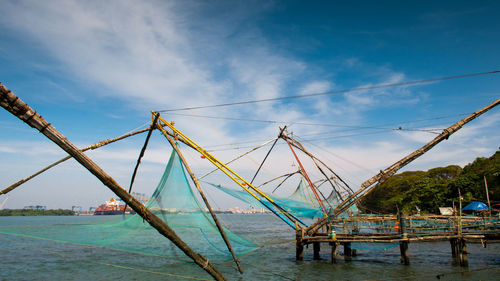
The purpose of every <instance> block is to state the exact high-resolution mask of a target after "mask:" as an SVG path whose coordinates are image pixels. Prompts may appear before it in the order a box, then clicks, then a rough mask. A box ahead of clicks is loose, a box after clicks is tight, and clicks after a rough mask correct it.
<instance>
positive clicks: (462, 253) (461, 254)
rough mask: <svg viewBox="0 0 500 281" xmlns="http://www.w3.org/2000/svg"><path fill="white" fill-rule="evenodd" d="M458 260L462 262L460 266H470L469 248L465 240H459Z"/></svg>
mask: <svg viewBox="0 0 500 281" xmlns="http://www.w3.org/2000/svg"><path fill="white" fill-rule="evenodd" d="M458 259H459V260H460V266H463V267H467V266H469V259H468V257H467V246H466V245H465V240H463V239H459V240H458Z"/></svg>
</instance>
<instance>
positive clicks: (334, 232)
mask: <svg viewBox="0 0 500 281" xmlns="http://www.w3.org/2000/svg"><path fill="white" fill-rule="evenodd" d="M434 241H450V247H451V254H452V257H453V258H455V259H457V261H458V262H459V263H460V265H461V266H468V257H467V246H466V245H467V243H482V244H483V247H486V244H487V243H496V242H500V219H499V218H498V217H472V216H462V217H458V216H406V217H404V216H390V215H389V216H356V217H350V218H346V219H333V220H330V222H329V223H328V224H327V225H324V226H323V227H322V228H320V229H319V231H318V232H316V233H313V234H312V235H310V234H309V235H308V232H307V229H305V228H300V227H297V230H296V260H303V255H304V247H305V246H307V245H309V244H312V245H313V251H314V255H313V256H314V259H319V253H320V249H321V244H325V243H327V244H328V246H329V247H331V253H332V254H331V260H332V262H333V263H335V262H336V259H337V256H338V255H337V248H338V247H339V246H343V247H344V259H345V260H347V261H348V260H351V258H352V257H353V256H355V255H356V250H355V249H352V248H351V243H399V247H400V251H401V262H402V263H403V264H409V263H410V256H409V250H408V245H409V243H415V242H434Z"/></svg>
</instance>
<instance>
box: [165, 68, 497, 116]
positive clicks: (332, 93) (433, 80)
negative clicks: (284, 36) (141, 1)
mask: <svg viewBox="0 0 500 281" xmlns="http://www.w3.org/2000/svg"><path fill="white" fill-rule="evenodd" d="M497 73H500V70H494V71H488V72H480V73H470V74H462V75H455V76H447V77H438V78H431V79H423V80H414V81H407V82H399V83H391V84H379V85H375V86H368V87H358V88H350V89H344V90H337V91H329V92H322V93H313V94H306V95H296V96H285V97H278V98H269V99H260V100H249V101H239V102H231V103H223V104H214V105H202V106H193V107H185V108H175V109H165V110H157V111H156V112H172V111H184V110H193V109H202V108H213V107H226V106H234V105H243V104H251V103H261V102H270V101H281V100H289V99H300V98H308V97H316V96H325V95H334V94H343V93H350V92H358V91H365V90H374V89H384V88H391V87H401V86H411V85H418V84H425V83H431V82H437V81H444V80H452V79H460V78H466V77H474V76H480V75H488V74H497Z"/></svg>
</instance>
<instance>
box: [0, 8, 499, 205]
mask: <svg viewBox="0 0 500 281" xmlns="http://www.w3.org/2000/svg"><path fill="white" fill-rule="evenodd" d="M1 5H2V14H3V16H2V18H0V63H1V67H0V81H1V82H2V83H3V84H4V85H5V86H6V87H8V88H9V89H11V90H12V91H13V92H14V93H15V94H17V95H18V96H19V97H20V98H21V99H23V100H24V101H25V102H26V103H28V104H29V105H31V106H32V107H33V108H34V109H35V110H37V112H39V113H40V114H41V115H42V116H44V117H45V118H46V119H47V120H49V122H51V123H52V124H53V125H54V126H55V127H56V128H57V129H58V130H59V131H60V132H62V133H63V134H64V135H66V136H67V137H68V139H69V140H71V141H72V142H74V143H75V144H76V145H78V146H81V147H85V146H88V145H90V144H93V143H95V142H98V141H101V140H103V139H107V138H112V137H116V136H119V135H121V134H124V133H126V132H129V131H132V130H134V129H136V128H144V127H145V126H147V123H148V122H150V119H151V117H150V113H149V111H150V110H162V109H175V108H183V107H189V106H203V105H212V104H220V103H229V102H236V101H242V100H255V99H267V98H276V97H284V96H292V95H303V94H311V93H321V92H327V91H335V90H341V89H349V88H355V87H366V86H373V85H378V84H386V83H398V82H405V81H412V80H420V79H428V78H436V77H443V76H453V75H460V74H467V73H476V72H486V71H492V70H498V69H500V64H499V62H500V52H498V46H499V45H500V44H499V43H500V22H499V21H498V13H499V12H500V4H499V3H498V2H497V1H481V2H478V3H473V2H471V1H420V2H418V3H402V2H400V1H385V2H373V1H361V2H357V3H350V4H346V3H342V2H334V1H328V2H326V1H307V2H304V1H210V2H202V1H168V2H167V1H6V0H2V1H1ZM499 84H500V75H499V74H494V75H486V76H479V77H474V78H464V79H458V80H449V81H442V82H435V83H430V84H425V85H417V86H407V87H395V88H386V89H378V90H367V91H358V92H351V93H345V94H337V95H327V96H319V97H314V98H304V99H294V100H284V101H274V102H267V103H258V104H249V105H244V106H232V107H220V108H207V109H200V110H190V111H179V112H171V113H168V112H166V113H164V115H163V116H164V117H165V118H166V119H167V120H173V121H175V122H176V126H177V127H178V128H179V129H180V130H181V131H183V132H185V133H186V134H187V135H189V136H190V137H192V138H193V139H195V140H196V141H198V142H199V143H200V144H201V145H203V146H206V147H207V149H212V150H215V151H214V154H215V155H216V156H218V157H220V158H221V159H222V160H225V161H227V160H230V159H232V158H233V157H235V156H237V155H239V154H241V153H243V152H245V151H246V150H248V149H249V147H251V146H256V145H258V144H260V143H263V142H264V141H266V140H269V139H271V138H273V137H275V136H276V135H277V133H278V126H283V125H284V124H288V125H289V127H290V129H289V131H290V132H293V133H294V136H296V137H297V138H298V139H299V140H303V141H304V144H305V145H306V147H308V148H309V149H310V151H311V152H313V153H314V154H317V155H318V157H320V158H321V159H323V160H324V161H325V162H326V163H328V164H329V165H330V166H331V167H332V168H333V169H335V170H336V171H337V172H338V174H340V175H341V176H343V177H344V178H345V179H346V181H348V182H349V183H350V184H351V185H352V186H353V187H354V188H357V187H358V186H359V184H360V183H361V182H363V181H364V180H366V179H367V178H369V177H371V176H372V175H373V174H375V173H376V172H377V171H378V170H380V169H383V168H385V167H387V166H388V165H390V164H391V163H393V162H394V161H396V160H398V159H400V158H402V157H403V156H405V155H406V154H408V153H410V152H412V151H413V150H415V149H417V148H419V147H420V146H422V145H423V144H425V143H426V142H428V141H430V140H431V139H432V138H433V137H434V136H435V134H432V133H428V132H424V131H419V130H426V129H443V128H446V127H448V126H449V125H451V124H453V123H454V122H456V121H457V120H459V119H460V118H463V117H464V116H465V115H464V114H467V113H471V112H473V111H476V110H478V109H479V108H482V107H483V106H486V105H487V104H489V103H491V102H493V101H494V100H496V99H498V97H499V90H498V89H499V87H498V86H499ZM181 114H182V115H181ZM186 115H201V116H210V117H217V118H220V119H215V118H206V117H205V118H201V117H199V116H198V117H195V116H186ZM224 118H235V119H257V120H265V121H278V122H279V123H273V122H250V121H242V120H239V121H235V120H227V119H224ZM499 120H500V112H499V111H498V109H494V110H492V111H490V112H489V113H487V114H485V115H484V116H482V117H480V118H479V119H477V120H475V121H473V122H471V123H470V124H468V125H467V126H466V127H465V128H464V129H462V130H461V131H460V132H459V133H457V134H456V135H454V136H452V137H451V138H450V139H449V140H448V141H446V142H445V143H442V144H440V145H439V146H438V147H436V148H434V149H433V150H432V151H431V152H429V153H428V154H426V155H424V156H423V157H421V158H419V159H418V160H417V161H415V162H414V163H412V164H411V165H409V166H408V167H406V168H405V169H407V170H415V169H429V168H432V167H435V166H443V165H449V164H459V165H465V164H467V163H469V162H471V161H473V160H474V159H475V158H476V157H479V156H481V157H487V156H490V155H491V154H493V153H494V152H495V151H496V150H497V149H498V145H499V142H498V140H499V135H500V134H499V130H498V128H499ZM304 123H305V124H304ZM346 126H347V127H346ZM362 127H376V128H375V129H373V128H372V129H367V128H362ZM399 127H402V128H403V129H411V130H403V131H397V130H391V129H392V128H399ZM0 129H1V130H0V132H1V133H0V159H1V161H0V179H1V181H0V182H1V186H2V187H5V186H8V185H10V184H11V183H13V182H15V181H17V180H19V179H21V178H23V177H27V176H29V175H31V174H32V173H33V172H35V171H37V170H38V169H40V168H42V167H44V166H46V165H48V164H50V163H52V162H54V161H56V160H58V159H59V158H61V157H64V156H65V155H64V153H63V152H62V151H61V150H60V149H59V148H58V147H57V146H56V145H54V144H52V143H51V142H50V141H48V140H47V139H46V138H45V137H44V136H42V135H41V134H39V133H38V132H36V131H34V130H33V129H32V128H30V127H28V126H27V125H25V124H23V123H22V122H21V121H19V120H17V119H16V118H14V117H13V116H11V115H10V114H9V113H7V112H6V111H0ZM415 129H417V130H415ZM143 141H144V136H137V137H134V138H130V139H127V140H125V141H122V142H120V143H117V144H113V145H110V146H108V147H105V148H102V149H100V150H96V151H92V152H89V153H88V155H89V156H90V157H91V158H92V159H94V160H95V161H96V162H97V163H98V164H99V165H101V166H102V167H103V168H104V169H105V170H106V171H107V172H108V173H109V174H110V175H112V176H113V177H114V178H115V179H116V180H117V181H118V182H119V183H120V184H122V186H128V183H129V181H130V176H131V172H132V169H133V167H134V164H135V161H136V158H137V156H138V154H139V151H140V148H141V146H142V143H143ZM183 151H185V153H186V156H187V157H188V159H189V161H190V162H191V163H192V165H193V169H194V170H195V172H196V174H197V175H198V176H200V175H202V174H203V173H204V172H206V171H208V170H210V165H209V164H208V163H207V161H206V160H205V161H203V159H200V158H199V156H198V155H197V154H196V153H195V152H192V151H188V150H187V149H184V150H183ZM266 152H267V148H264V149H263V150H262V151H260V150H259V151H258V152H256V153H255V154H252V155H251V157H247V158H244V159H242V160H239V161H238V162H236V163H235V164H234V166H233V167H234V168H235V169H236V170H237V171H239V172H241V173H242V174H243V175H245V176H246V177H249V178H250V177H251V176H252V175H253V172H254V171H255V170H256V169H257V167H258V164H259V162H260V161H261V159H262V158H263V157H264V155H265V153H266ZM169 154H170V148H169V146H168V143H167V142H166V141H165V140H164V139H162V137H161V136H159V134H158V133H156V134H155V135H154V136H153V139H152V141H151V144H150V149H149V150H148V151H147V153H146V156H145V159H144V161H143V166H141V168H140V170H139V176H138V178H137V181H136V186H135V188H134V189H136V190H137V191H139V192H145V193H148V194H151V193H152V191H153V190H154V187H155V185H156V182H157V181H158V180H159V178H160V177H161V173H162V170H163V168H164V165H165V164H166V163H167V161H168V159H167V158H168V156H169ZM304 161H305V164H306V165H307V166H308V167H309V168H310V169H311V174H312V175H313V177H314V176H315V177H319V174H318V172H316V171H313V169H312V164H311V163H308V162H307V160H305V159H304ZM294 169H296V163H294V161H293V159H292V155H291V154H290V152H289V151H288V150H287V149H286V147H285V145H283V143H281V144H279V145H278V146H277V148H276V151H275V152H273V154H272V155H271V157H270V159H269V161H268V162H267V163H266V165H265V166H264V169H263V172H262V174H260V175H259V177H258V178H257V182H263V181H265V180H266V179H269V178H272V177H274V176H277V175H280V174H281V173H285V172H290V171H293V170H294ZM211 180H212V181H217V182H222V183H226V182H227V183H228V184H229V182H228V180H227V179H225V178H224V177H222V176H220V175H214V176H213V178H212V179H211ZM289 188H291V189H293V185H291V187H289ZM286 192H287V191H286V190H283V193H286ZM112 196H113V194H111V192H109V191H107V189H106V188H105V187H104V186H102V184H100V183H99V182H98V181H97V180H96V179H95V178H93V177H92V176H91V175H90V174H89V173H88V172H87V171H86V170H84V169H83V168H82V167H80V166H79V165H77V164H76V163H75V162H74V161H69V162H68V163H65V164H62V165H61V166H60V167H56V168H55V169H53V170H51V171H49V172H47V173H45V174H43V175H41V176H39V177H37V178H36V179H34V180H32V181H30V182H29V183H27V184H25V185H23V186H21V187H19V188H18V189H17V190H15V191H13V192H11V194H10V196H9V199H8V201H7V202H6V204H5V206H4V207H5V208H18V207H23V206H25V205H34V204H40V205H47V206H48V207H49V208H57V207H63V208H68V207H71V206H72V205H81V206H83V207H84V208H87V207H89V206H97V205H98V204H99V203H101V202H102V201H104V200H107V199H109V198H110V197H112ZM211 198H212V199H213V200H215V201H216V206H220V207H231V206H234V205H237V203H235V202H233V201H231V200H226V199H224V197H223V195H220V194H217V192H215V193H214V194H213V195H212V196H211ZM3 200H5V196H2V198H0V202H2V201H3ZM217 201H219V202H217ZM217 204H218V205H217Z"/></svg>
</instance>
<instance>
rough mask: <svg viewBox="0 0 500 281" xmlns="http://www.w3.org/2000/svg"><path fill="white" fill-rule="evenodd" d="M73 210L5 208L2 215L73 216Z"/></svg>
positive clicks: (1, 212)
mask: <svg viewBox="0 0 500 281" xmlns="http://www.w3.org/2000/svg"><path fill="white" fill-rule="evenodd" d="M74 214H75V212H73V211H72V210H63V209H57V210H31V209H4V210H0V216H73V215H74Z"/></svg>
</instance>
